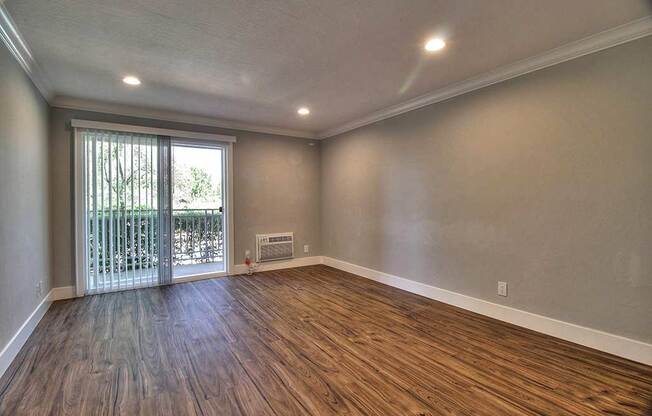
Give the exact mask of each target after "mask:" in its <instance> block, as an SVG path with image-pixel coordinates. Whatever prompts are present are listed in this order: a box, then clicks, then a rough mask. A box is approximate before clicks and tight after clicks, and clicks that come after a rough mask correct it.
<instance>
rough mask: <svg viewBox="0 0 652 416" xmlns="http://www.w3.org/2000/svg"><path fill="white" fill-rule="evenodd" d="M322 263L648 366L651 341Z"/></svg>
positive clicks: (373, 272) (365, 270)
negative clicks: (647, 341)
mask: <svg viewBox="0 0 652 416" xmlns="http://www.w3.org/2000/svg"><path fill="white" fill-rule="evenodd" d="M323 263H324V264H325V265H327V266H331V267H334V268H336V269H340V270H343V271H346V272H349V273H353V274H356V275H359V276H362V277H366V278H367V279H371V280H375V281H377V282H380V283H384V284H386V285H389V286H393V287H396V288H399V289H403V290H405V291H408V292H411V293H415V294H417V295H421V296H425V297H427V298H430V299H435V300H438V301H440V302H444V303H447V304H449V305H453V306H457V307H460V308H462V309H466V310H469V311H472V312H476V313H479V314H482V315H485V316H489V317H491V318H495V319H499V320H501V321H505V322H509V323H511V324H514V325H518V326H521V327H524V328H528V329H531V330H533V331H537V332H541V333H544V334H547V335H551V336H553V337H557V338H561V339H564V340H566V341H570V342H574V343H576V344H580V345H584V346H586V347H590V348H595V349H596V350H600V351H604V352H608V353H610V354H614V355H617V356H619V357H623V358H627V359H630V360H633V361H638V362H640V363H643V364H647V365H652V344H647V343H644V342H641V341H637V340H633V339H630V338H625V337H622V336H619V335H614V334H610V333H607V332H603V331H598V330H596V329H592V328H586V327H583V326H580V325H576V324H571V323H568V322H564V321H559V320H557V319H553V318H548V317H546V316H542V315H537V314H534V313H530V312H526V311H523V310H520V309H515V308H510V307H508V306H504V305H499V304H496V303H492V302H488V301H486V300H482V299H478V298H474V297H471V296H466V295H462V294H460V293H456V292H451V291H449V290H445V289H440V288H438V287H435V286H430V285H426V284H424V283H419V282H415V281H413V280H409V279H405V278H402V277H398V276H394V275H391V274H388V273H384V272H380V271H378V270H373V269H369V268H366V267H363V266H358V265H356V264H352V263H347V262H345V261H341V260H337V259H333V258H330V257H324V258H323Z"/></svg>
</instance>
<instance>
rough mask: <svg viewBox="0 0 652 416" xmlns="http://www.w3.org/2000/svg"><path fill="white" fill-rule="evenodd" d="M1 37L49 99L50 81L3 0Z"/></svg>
mask: <svg viewBox="0 0 652 416" xmlns="http://www.w3.org/2000/svg"><path fill="white" fill-rule="evenodd" d="M0 39H2V42H3V43H4V44H5V45H6V46H7V49H9V52H11V54H12V55H13V56H14V58H16V60H17V61H18V63H19V64H20V66H21V67H22V68H23V70H24V71H25V73H27V76H29V78H30V79H31V80H32V83H33V84H34V85H35V86H36V88H37V89H38V90H39V92H40V93H41V95H42V96H43V98H45V100H46V101H49V100H50V99H51V98H52V95H53V94H52V89H51V87H50V83H49V82H48V80H47V78H46V77H45V74H44V73H43V70H42V69H41V67H40V66H39V65H38V63H37V62H36V60H35V59H34V55H32V52H31V51H30V50H29V47H28V46H27V43H26V42H25V39H23V37H22V35H21V34H20V32H19V31H18V28H17V27H16V24H15V23H14V21H13V19H12V18H11V15H10V14H9V12H8V11H7V9H6V8H5V6H4V4H3V0H0Z"/></svg>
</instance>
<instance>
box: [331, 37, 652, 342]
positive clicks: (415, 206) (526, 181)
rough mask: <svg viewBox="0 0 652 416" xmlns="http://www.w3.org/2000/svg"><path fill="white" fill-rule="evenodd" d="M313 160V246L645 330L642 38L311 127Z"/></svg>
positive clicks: (651, 159) (649, 314)
mask: <svg viewBox="0 0 652 416" xmlns="http://www.w3.org/2000/svg"><path fill="white" fill-rule="evenodd" d="M321 169H322V173H321V179H322V227H321V228H322V251H323V254H324V255H326V256H330V257H334V258H337V259H341V260H344V261H348V262H352V263H355V264H358V265H362V266H366V267H369V268H372V269H376V270H380V271H384V272H387V273H391V274H395V275H399V276H402V277H406V278H408V279H411V280H415V281H418V282H423V283H426V284H430V285H434V286H437V287H441V288H444V289H449V290H452V291H455V292H459V293H463V294H466V295H470V296H473V297H477V298H481V299H485V300H488V301H491V302H495V303H500V304H505V305H509V306H512V307H516V308H519V309H523V310H526V311H530V312H534V313H537V314H542V315H546V316H549V317H553V318H557V319H561V320H563V321H568V322H574V323H577V324H580V325H584V326H588V327H591V328H597V329H600V330H604V331H607V332H611V333H614V334H621V335H623V336H627V337H631V338H634V339H639V340H642V341H646V342H652V37H648V38H645V39H641V40H638V41H635V42H631V43H628V44H625V45H622V46H618V47H615V48H611V49H608V50H605V51H602V52H600V53H597V54H593V55H589V56H586V57H583V58H580V59H577V60H573V61H570V62H567V63H564V64H561V65H558V66H555V67H552V68H549V69H546V70H542V71H538V72H535V73H532V74H530V75H527V76H523V77H520V78H516V79H514V80H511V81H508V82H505V83H501V84H498V85H495V86H492V87H489V88H485V89H482V90H478V91H476V92H474V93H470V94H466V95H463V96H460V97H457V98H454V99H451V100H449V101H446V102H442V103H438V104H434V105H432V106H429V107H426V108H423V109H419V110H416V111H412V112H409V113H406V114H404V115H401V116H397V117H395V118H392V119H389V120H385V121H382V122H379V123H376V124H374V125H370V126H367V127H363V128H360V129H358V130H355V131H352V132H349V133H346V134H343V135H340V136H338V137H334V138H331V139H327V140H325V142H323V143H322V160H321ZM498 280H502V281H507V282H508V283H509V297H507V298H503V297H499V296H497V295H496V285H497V281H498Z"/></svg>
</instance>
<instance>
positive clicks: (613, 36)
mask: <svg viewBox="0 0 652 416" xmlns="http://www.w3.org/2000/svg"><path fill="white" fill-rule="evenodd" d="M649 35H652V16H646V17H643V18H641V19H638V20H634V21H632V22H629V23H626V24H624V25H621V26H617V27H615V28H612V29H609V30H605V31H603V32H599V33H597V34H595V35H591V36H589V37H586V38H583V39H580V40H578V41H574V42H571V43H567V44H565V45H563V46H560V47H558V48H555V49H551V50H549V51H547V52H544V53H542V54H540V55H535V56H533V57H530V58H526V59H524V60H521V61H517V62H514V63H512V64H509V65H505V66H503V67H500V68H498V69H495V70H492V71H489V72H486V73H484V74H482V75H479V76H475V77H472V78H469V79H466V80H464V81H461V82H458V83H455V84H451V85H448V86H446V87H443V88H441V89H438V90H436V91H433V92H431V93H428V94H424V95H421V96H418V97H416V98H413V99H411V100H408V101H405V102H403V103H400V104H397V105H393V106H390V107H387V108H385V109H383V110H379V111H377V112H374V113H372V114H370V115H368V116H366V117H362V118H359V119H357V120H353V121H351V122H348V123H346V124H343V125H341V126H338V127H334V128H331V129H328V130H325V131H322V132H319V133H318V134H317V138H318V139H326V138H328V137H333V136H336V135H338V134H342V133H346V132H347V131H351V130H354V129H357V128H359V127H363V126H366V125H369V124H372V123H375V122H377V121H381V120H385V119H388V118H390V117H394V116H397V115H399V114H403V113H406V112H408V111H412V110H416V109H418V108H421V107H425V106H427V105H430V104H435V103H438V102H441V101H444V100H447V99H449V98H453V97H456V96H458V95H462V94H466V93H468V92H471V91H475V90H478V89H480V88H484V87H488V86H490V85H493V84H497V83H499V82H503V81H507V80H509V79H512V78H516V77H519V76H521V75H525V74H529V73H530V72H534V71H538V70H540V69H544V68H547V67H550V66H553V65H557V64H560V63H562V62H566V61H569V60H572V59H575V58H579V57H581V56H584V55H588V54H591V53H594V52H598V51H601V50H604V49H607V48H611V47H613V46H617V45H621V44H623V43H627V42H630V41H633V40H636V39H640V38H643V37H645V36H649Z"/></svg>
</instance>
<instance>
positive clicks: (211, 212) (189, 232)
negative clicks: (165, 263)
mask: <svg viewBox="0 0 652 416" xmlns="http://www.w3.org/2000/svg"><path fill="white" fill-rule="evenodd" d="M172 218H173V223H174V224H173V225H174V241H173V245H172V262H173V264H174V265H184V264H198V263H215V262H221V261H224V232H223V229H224V227H223V223H222V212H221V210H220V209H219V208H210V209H175V210H173V212H172Z"/></svg>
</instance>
